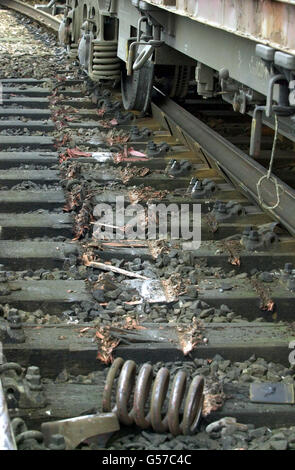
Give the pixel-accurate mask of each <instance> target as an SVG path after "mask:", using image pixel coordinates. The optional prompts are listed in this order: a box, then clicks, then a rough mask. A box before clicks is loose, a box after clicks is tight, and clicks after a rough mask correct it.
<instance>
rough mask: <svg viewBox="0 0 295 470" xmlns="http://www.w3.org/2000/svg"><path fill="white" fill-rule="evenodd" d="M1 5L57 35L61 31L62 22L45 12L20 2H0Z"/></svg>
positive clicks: (11, 0) (5, 0)
mask: <svg viewBox="0 0 295 470" xmlns="http://www.w3.org/2000/svg"><path fill="white" fill-rule="evenodd" d="M0 5H1V6H4V7H7V8H10V9H12V10H15V11H18V12H19V13H22V14H23V15H26V16H28V17H29V18H32V19H33V20H35V21H37V22H38V23H40V24H42V25H43V26H46V27H47V28H50V29H52V30H53V31H54V32H55V33H57V32H58V30H59V27H60V23H61V21H60V20H59V19H58V18H56V17H55V16H52V15H49V14H48V13H45V12H44V11H41V10H36V9H35V8H34V7H32V6H30V5H26V4H25V3H23V2H20V1H19V0H0Z"/></svg>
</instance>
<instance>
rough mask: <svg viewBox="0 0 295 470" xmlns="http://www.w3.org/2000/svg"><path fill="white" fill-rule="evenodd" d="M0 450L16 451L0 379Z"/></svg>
mask: <svg viewBox="0 0 295 470" xmlns="http://www.w3.org/2000/svg"><path fill="white" fill-rule="evenodd" d="M0 450H17V446H16V442H15V438H14V434H13V430H12V426H11V422H10V418H9V414H8V409H7V404H6V400H5V395H4V390H3V387H2V382H1V379H0Z"/></svg>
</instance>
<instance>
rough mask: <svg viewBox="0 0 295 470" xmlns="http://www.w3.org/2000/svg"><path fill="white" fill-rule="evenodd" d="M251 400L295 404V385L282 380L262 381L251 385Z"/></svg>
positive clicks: (254, 401)
mask: <svg viewBox="0 0 295 470" xmlns="http://www.w3.org/2000/svg"><path fill="white" fill-rule="evenodd" d="M250 400H251V401H252V402H253V403H272V404H285V405H287V404H289V405H290V404H291V405H292V404H294V402H295V401H294V386H293V385H292V384H285V383H282V382H278V383H272V382H262V383H252V384H251V385H250Z"/></svg>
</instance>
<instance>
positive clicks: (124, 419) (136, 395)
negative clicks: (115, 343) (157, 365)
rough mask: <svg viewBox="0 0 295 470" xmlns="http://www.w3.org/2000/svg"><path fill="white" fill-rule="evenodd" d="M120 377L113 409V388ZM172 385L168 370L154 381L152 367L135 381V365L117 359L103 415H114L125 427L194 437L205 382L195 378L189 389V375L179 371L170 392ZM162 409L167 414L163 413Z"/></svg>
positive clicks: (145, 367) (146, 367)
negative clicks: (133, 426)
mask: <svg viewBox="0 0 295 470" xmlns="http://www.w3.org/2000/svg"><path fill="white" fill-rule="evenodd" d="M118 375H119V377H118V381H117V384H116V392H115V400H114V401H115V404H114V406H113V404H112V401H113V394H114V391H113V386H114V382H115V380H116V377H117V376H118ZM169 381H170V373H169V371H168V369H167V368H166V367H162V368H161V369H160V370H159V371H158V373H157V374H156V377H155V378H154V371H153V368H152V366H151V365H150V364H144V365H143V366H142V367H141V368H140V370H139V372H138V375H137V378H136V363H135V362H134V361H126V362H124V360H123V359H122V358H117V359H115V361H114V362H113V364H112V366H111V368H110V370H109V372H108V375H107V379H106V384H105V388H104V393H103V405H102V407H103V412H106V413H107V412H111V411H112V412H115V413H116V414H117V416H118V419H119V421H120V422H121V423H122V424H125V425H126V426H131V425H133V424H136V425H137V426H139V427H140V428H141V429H148V428H150V427H152V428H153V430H154V431H155V432H158V433H164V432H168V431H169V432H170V433H171V434H173V435H174V436H177V435H179V434H183V435H192V434H194V433H195V432H196V430H197V427H198V424H199V421H200V417H201V413H202V407H203V400H204V395H203V391H204V378H203V377H202V376H196V377H194V379H193V380H192V382H191V383H190V385H189V384H187V374H186V373H185V372H184V371H178V372H177V374H176V375H175V377H174V380H173V382H172V385H171V389H170V391H169V392H168V389H169ZM150 392H151V394H150ZM132 397H133V406H132V408H131V404H130V402H132ZM166 400H167V402H168V407H167V405H166V403H165V402H166ZM183 401H184V404H183V406H182V402H183ZM128 408H129V410H128ZM130 408H131V409H130ZM163 408H166V409H167V412H164V413H163V412H162V409H163ZM181 414H182V421H181V422H180V415H181ZM163 415H164V417H163Z"/></svg>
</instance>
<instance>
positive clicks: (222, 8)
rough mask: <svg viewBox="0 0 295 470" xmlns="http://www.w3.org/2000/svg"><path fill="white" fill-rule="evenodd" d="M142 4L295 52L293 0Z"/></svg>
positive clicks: (163, 0)
mask: <svg viewBox="0 0 295 470" xmlns="http://www.w3.org/2000/svg"><path fill="white" fill-rule="evenodd" d="M139 3H140V2H139ZM145 3H148V4H150V5H155V6H158V7H160V8H163V9H165V10H166V11H168V12H172V13H174V14H177V15H180V16H185V17H188V18H190V19H191V20H196V21H197V22H199V23H203V24H204V25H207V26H212V27H214V28H218V29H221V30H224V31H228V32H229V33H231V34H235V35H238V36H241V37H245V38H246V39H250V40H253V41H257V42H260V43H263V44H267V45H269V46H271V47H274V48H276V49H280V50H282V51H285V52H288V53H289V54H295V30H294V23H295V4H294V1H292V0H263V1H262V0H230V1H229V0H210V1H208V0H147V1H146V2H145Z"/></svg>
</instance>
